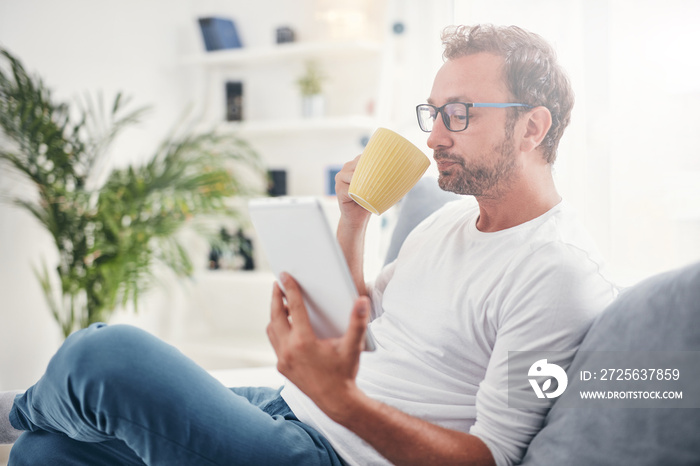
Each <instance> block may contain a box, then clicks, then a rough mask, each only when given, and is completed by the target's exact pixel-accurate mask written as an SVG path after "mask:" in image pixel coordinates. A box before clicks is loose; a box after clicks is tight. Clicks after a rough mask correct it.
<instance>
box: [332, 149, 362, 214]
mask: <svg viewBox="0 0 700 466" xmlns="http://www.w3.org/2000/svg"><path fill="white" fill-rule="evenodd" d="M359 161H360V156H359V155H358V156H357V157H355V158H354V159H353V160H351V161H349V162H347V163H346V164H345V165H343V168H342V169H341V170H340V171H339V172H338V173H337V174H336V175H335V194H336V196H337V198H338V205H339V206H340V213H341V218H343V219H344V220H345V221H346V222H347V226H348V227H362V226H363V225H364V224H366V222H367V221H368V220H369V217H370V213H369V211H367V210H366V209H364V208H363V207H362V206H360V205H359V204H358V203H356V202H355V201H353V199H352V198H351V197H350V195H349V194H348V190H349V189H350V181H351V180H352V176H353V174H354V173H355V167H357V163H358V162H359Z"/></svg>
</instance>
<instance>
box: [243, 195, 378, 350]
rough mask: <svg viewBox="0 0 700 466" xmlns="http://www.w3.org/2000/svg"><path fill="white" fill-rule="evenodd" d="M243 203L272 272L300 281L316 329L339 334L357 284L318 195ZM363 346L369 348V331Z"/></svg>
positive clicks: (345, 324) (324, 334)
mask: <svg viewBox="0 0 700 466" xmlns="http://www.w3.org/2000/svg"><path fill="white" fill-rule="evenodd" d="M248 207H249V211H250V218H251V220H252V222H253V226H254V227H255V230H256V232H257V235H258V239H259V241H260V244H261V245H262V249H263V251H264V253H265V257H266V258H267V261H268V263H269V264H270V268H271V269H272V272H273V273H274V274H275V276H276V277H277V278H278V279H279V275H280V273H282V272H287V273H288V274H290V275H291V276H292V277H294V279H295V280H296V281H297V283H299V286H300V287H301V290H302V294H303V297H304V302H305V303H306V308H307V310H308V311H309V318H310V320H311V325H312V327H313V329H314V332H315V333H316V335H317V336H318V337H319V338H335V337H339V336H341V335H343V334H344V333H345V332H346V330H347V328H348V323H349V320H350V314H351V312H352V308H353V305H354V303H355V300H356V299H357V297H358V294H357V288H356V287H355V283H354V282H353V280H352V275H351V274H350V269H349V268H348V265H347V262H346V261H345V256H344V255H343V252H342V250H341V249H340V245H339V244H338V241H337V240H336V237H335V234H334V232H333V231H331V227H330V224H329V223H328V220H327V218H326V215H325V213H324V211H323V206H322V205H321V202H320V201H319V199H317V198H313V197H274V198H261V199H253V200H251V201H250V202H249V203H248ZM365 349H367V350H373V349H374V343H373V341H372V338H371V336H370V335H369V331H368V332H367V338H366V342H365Z"/></svg>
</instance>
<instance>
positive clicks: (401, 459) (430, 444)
mask: <svg viewBox="0 0 700 466" xmlns="http://www.w3.org/2000/svg"><path fill="white" fill-rule="evenodd" d="M325 408H326V409H324V410H327V411H326V414H328V415H329V416H330V417H331V419H333V420H334V421H336V422H338V423H339V424H341V425H343V426H344V427H346V428H347V429H349V430H351V431H352V432H354V433H355V434H356V435H358V436H359V437H360V438H362V439H363V440H365V441H366V442H368V443H369V444H370V445H372V446H373V447H374V449H375V450H377V451H378V452H379V453H381V454H382V455H383V456H384V457H385V458H386V459H388V460H389V461H391V462H392V463H394V464H397V465H404V464H406V465H408V464H418V465H425V464H440V465H448V464H460V465H489V466H493V465H495V462H494V459H493V455H492V454H491V451H490V450H489V448H488V447H487V446H486V444H485V443H484V442H483V441H482V440H481V439H479V438H478V437H476V436H474V435H470V434H467V433H464V432H459V431H455V430H450V429H445V428H443V427H440V426H438V425H435V424H431V423H429V422H426V421H423V420H421V419H418V418H415V417H413V416H410V415H408V414H406V413H403V412H401V411H399V410H397V409H395V408H392V407H391V406H388V405H386V404H384V403H381V402H378V401H376V400H373V399H371V398H369V397H367V396H366V395H365V394H364V393H362V392H361V391H360V390H359V389H357V388H356V387H354V388H353V389H352V390H351V395H349V396H347V397H344V401H343V402H342V404H340V405H337V404H334V406H333V407H330V406H329V407H325ZM322 409H323V408H322Z"/></svg>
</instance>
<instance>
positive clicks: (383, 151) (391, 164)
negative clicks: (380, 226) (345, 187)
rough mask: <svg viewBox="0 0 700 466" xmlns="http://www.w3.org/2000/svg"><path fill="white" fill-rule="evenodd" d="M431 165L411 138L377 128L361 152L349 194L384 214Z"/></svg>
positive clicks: (372, 209)
mask: <svg viewBox="0 0 700 466" xmlns="http://www.w3.org/2000/svg"><path fill="white" fill-rule="evenodd" d="M429 166H430V159H428V157H427V156H426V155H425V154H424V153H423V152H422V151H421V150H420V149H418V148H417V147H416V146H414V145H413V144H412V143H411V142H410V141H409V140H407V139H406V138H404V137H403V136H401V135H399V134H397V133H395V132H393V131H391V130H389V129H386V128H378V129H377V130H376V131H375V132H374V134H372V137H371V138H370V140H369V142H368V143H367V147H365V150H364V151H363V152H362V155H361V156H360V160H359V162H358V163H357V167H355V173H354V174H353V176H352V180H351V181H350V189H349V191H348V194H349V195H350V197H351V198H352V199H353V200H354V201H355V202H357V203H358V204H360V205H361V206H362V207H364V208H365V209H367V210H368V211H370V212H372V213H374V214H377V215H381V214H383V213H384V212H386V211H387V210H388V209H389V207H391V206H393V205H394V204H396V203H397V202H399V200H401V198H402V197H404V196H405V195H406V193H408V192H409V191H410V190H411V188H413V187H414V186H415V185H416V183H418V180H420V179H421V177H422V176H423V174H424V173H425V171H426V170H427V169H428V167H429Z"/></svg>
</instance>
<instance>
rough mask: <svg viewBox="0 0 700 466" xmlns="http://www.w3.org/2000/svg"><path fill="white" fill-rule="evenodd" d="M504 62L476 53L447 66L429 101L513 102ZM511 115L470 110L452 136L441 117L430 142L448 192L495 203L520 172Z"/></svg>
mask: <svg viewBox="0 0 700 466" xmlns="http://www.w3.org/2000/svg"><path fill="white" fill-rule="evenodd" d="M502 66H503V59H502V58H501V57H498V56H496V55H492V54H487V53H478V54H474V55H468V56H465V57H460V58H456V59H453V60H449V61H447V62H446V63H445V64H444V65H443V66H442V68H441V69H440V71H438V73H437V76H436V77H435V81H434V83H433V89H432V91H431V93H430V98H429V99H428V102H429V103H431V104H433V105H435V106H437V107H441V106H443V105H445V104H446V103H448V102H511V97H510V94H509V92H508V90H507V88H506V85H505V82H504V79H503V75H502ZM507 123H512V122H509V121H508V110H507V109H502V108H470V109H469V126H468V128H467V129H466V130H464V131H461V132H451V131H449V130H447V128H445V125H444V123H443V121H442V119H441V118H440V116H438V118H437V119H436V121H435V125H434V126H433V131H432V132H431V134H430V136H429V137H428V146H429V147H430V148H431V149H433V151H434V155H433V158H434V159H435V161H436V162H437V168H438V171H439V173H440V177H439V179H438V183H439V185H440V187H441V188H442V189H444V190H445V191H452V192H455V193H458V194H471V195H474V196H480V197H484V198H497V197H498V196H499V194H500V193H502V192H504V191H505V190H507V189H508V185H509V181H510V180H511V179H512V178H513V177H514V176H515V175H516V173H517V167H518V163H517V158H516V153H515V147H514V142H513V124H507Z"/></svg>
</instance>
